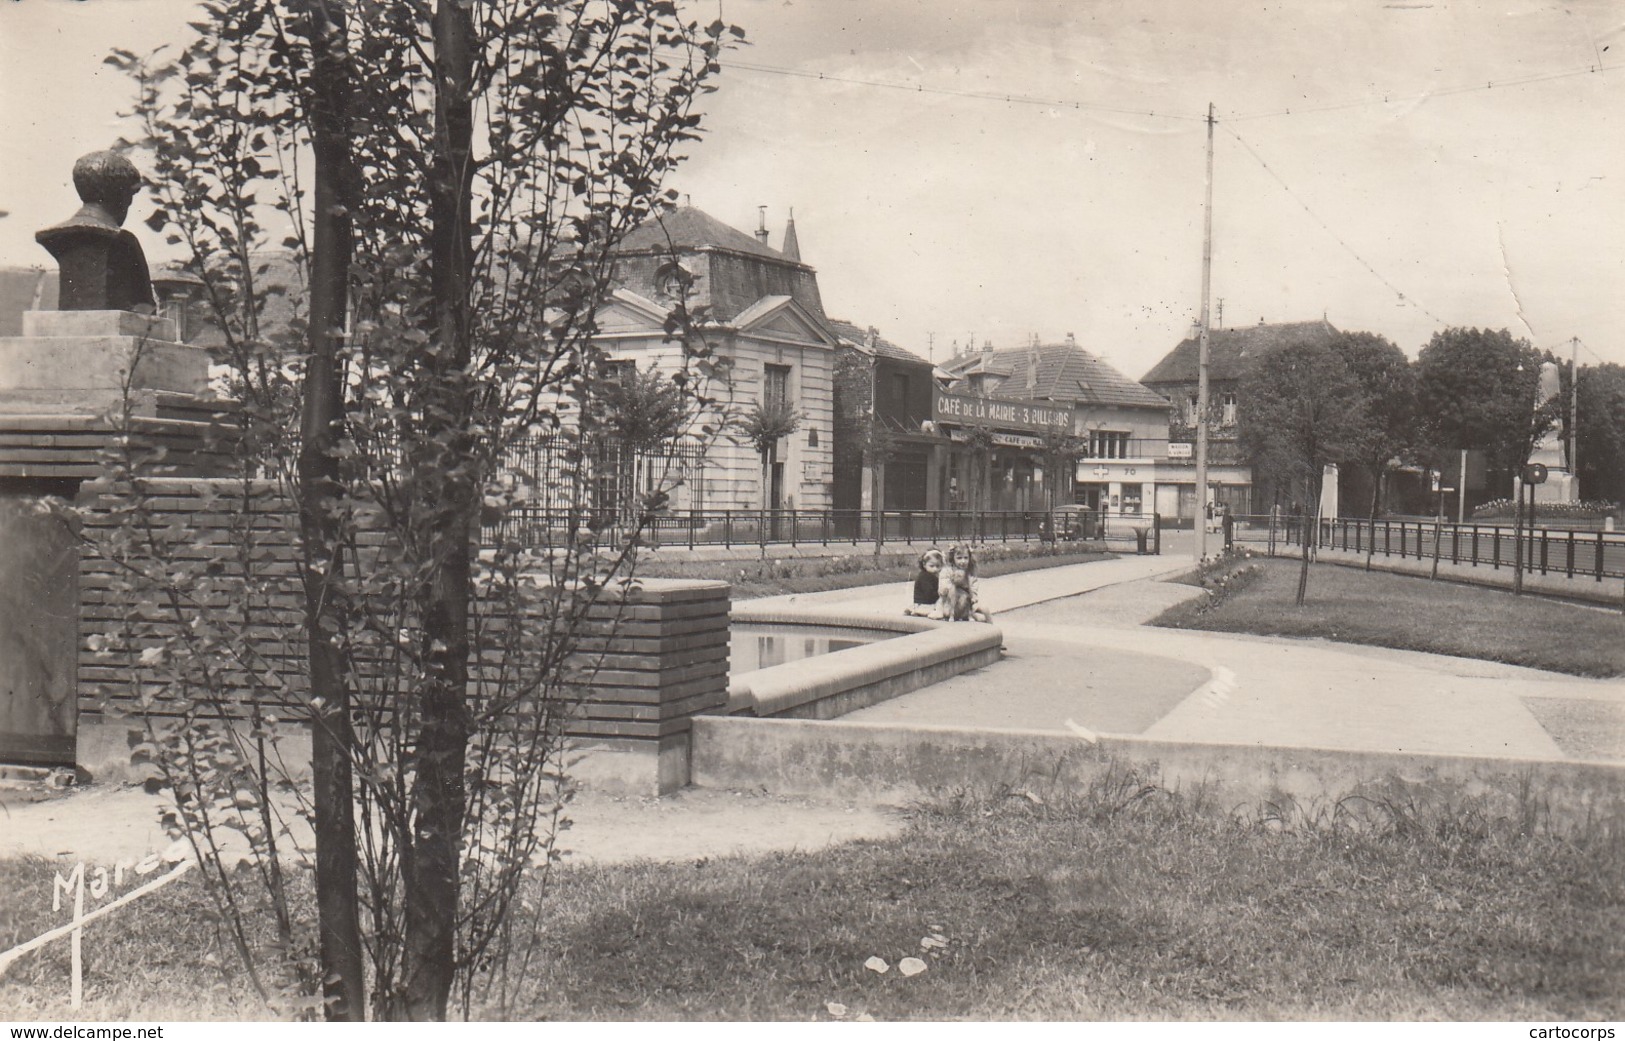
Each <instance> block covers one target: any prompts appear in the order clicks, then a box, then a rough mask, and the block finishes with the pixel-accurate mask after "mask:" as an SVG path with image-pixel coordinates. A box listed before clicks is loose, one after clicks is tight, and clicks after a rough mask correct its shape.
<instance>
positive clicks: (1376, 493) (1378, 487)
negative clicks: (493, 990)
mask: <svg viewBox="0 0 1625 1041" xmlns="http://www.w3.org/2000/svg"><path fill="white" fill-rule="evenodd" d="M1373 475H1374V478H1373V480H1372V482H1371V517H1370V522H1371V523H1370V524H1369V525H1367V528H1366V534H1367V535H1368V536H1369V537H1368V538H1367V539H1366V540H1365V569H1366V570H1367V571H1370V570H1371V558H1372V556H1373V555H1374V554H1375V553H1376V551H1377V508H1378V505H1379V504H1380V501H1381V499H1382V469H1381V467H1377V468H1374V470H1373ZM1344 541H1345V543H1346V542H1347V538H1346V537H1345V539H1344Z"/></svg>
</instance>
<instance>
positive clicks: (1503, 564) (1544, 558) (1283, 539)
mask: <svg viewBox="0 0 1625 1041" xmlns="http://www.w3.org/2000/svg"><path fill="white" fill-rule="evenodd" d="M1243 521H1245V522H1246V523H1245V524H1243V523H1242V522H1243ZM1311 526H1313V527H1315V528H1316V529H1317V530H1316V531H1315V542H1314V544H1315V545H1316V546H1319V547H1323V548H1327V549H1337V550H1344V551H1347V552H1351V553H1371V554H1372V555H1374V556H1379V557H1398V558H1400V559H1406V558H1413V559H1417V560H1427V561H1432V560H1433V559H1434V556H1435V554H1437V556H1438V559H1439V561H1440V563H1446V564H1466V565H1468V566H1470V567H1489V568H1491V569H1494V570H1499V569H1501V568H1512V567H1514V566H1516V561H1517V560H1518V559H1519V558H1520V556H1521V557H1522V558H1523V561H1524V571H1525V573H1526V574H1531V575H1562V576H1564V577H1566V578H1591V579H1594V580H1596V581H1598V582H1601V581H1602V580H1603V579H1605V578H1621V577H1625V532H1617V531H1597V530H1594V529H1590V528H1586V529H1576V528H1553V527H1537V528H1535V529H1533V530H1532V531H1531V530H1525V531H1522V532H1518V531H1517V530H1515V529H1514V528H1512V527H1509V526H1507V525H1504V524H1456V523H1454V522H1451V521H1443V522H1441V521H1433V520H1407V519H1393V520H1388V519H1384V520H1377V521H1374V522H1373V521H1371V520H1365V519H1359V518H1352V517H1346V518H1341V517H1340V518H1337V519H1335V520H1322V521H1319V522H1318V523H1316V522H1313V521H1310V522H1308V523H1307V524H1306V522H1305V518H1303V517H1291V516H1287V517H1275V518H1271V517H1268V516H1261V517H1246V518H1237V524H1236V532H1237V534H1236V538H1237V541H1238V542H1246V543H1252V544H1256V543H1263V542H1268V543H1269V545H1270V547H1271V551H1272V552H1273V551H1274V550H1275V549H1277V548H1279V547H1284V546H1289V545H1290V546H1299V547H1301V546H1302V544H1303V543H1302V535H1303V533H1304V531H1305V529H1306V528H1307V527H1311ZM1244 533H1245V535H1244ZM1520 541H1521V542H1522V546H1521V547H1520V545H1519V542H1520ZM1520 549H1521V551H1522V552H1521V553H1520Z"/></svg>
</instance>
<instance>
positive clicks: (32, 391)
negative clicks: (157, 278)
mask: <svg viewBox="0 0 1625 1041" xmlns="http://www.w3.org/2000/svg"><path fill="white" fill-rule="evenodd" d="M208 381H209V355H208V353H207V352H206V351H204V350H202V349H201V348H197V347H191V346H188V345H186V344H182V343H176V342H175V327H174V323H173V322H172V321H170V320H168V319H162V318H152V317H148V316H146V315H140V314H135V313H133V312H129V311H28V312H24V314H23V335H22V336H6V337H0V762H13V763H16V762H24V763H37V764H49V765H59V764H60V765H71V764H73V762H74V760H75V754H76V721H77V701H78V696H79V693H80V692H79V689H78V686H79V684H78V680H79V674H78V654H79V651H78V645H79V630H80V609H81V603H80V581H79V544H78V541H77V540H76V538H75V537H74V534H73V532H72V531H71V530H70V528H69V527H68V522H67V521H66V520H65V519H64V518H63V517H62V516H60V515H58V514H54V513H52V512H51V511H50V510H49V509H48V508H47V506H46V503H45V500H46V498H47V497H49V496H56V497H60V498H63V499H69V500H71V499H72V498H73V497H74V495H75V493H76V492H77V490H78V487H79V484H80V482H82V481H85V480H91V479H95V478H96V477H99V476H101V475H102V474H103V473H104V471H105V456H104V452H105V450H106V448H107V447H108V445H109V444H112V443H114V439H115V438H122V437H128V440H127V441H126V442H124V443H125V444H127V445H128V451H129V452H130V454H131V457H132V458H144V459H150V460H152V467H153V469H154V471H155V472H171V473H174V472H178V473H182V474H185V475H188V476H202V475H206V474H210V473H224V472H229V471H227V470H225V469H223V467H224V466H225V465H226V464H227V462H228V461H229V457H230V448H229V445H223V444H221V443H220V439H219V438H217V437H216V436H215V434H216V430H215V426H216V420H217V418H218V416H219V414H220V413H221V412H222V411H223V409H224V408H225V407H226V406H227V404H228V403H225V402H220V401H216V400H213V399H211V398H207V397H205V395H206V394H207V391H208ZM126 404H128V406H129V407H128V409H126V407H125V406H126ZM126 419H127V422H126Z"/></svg>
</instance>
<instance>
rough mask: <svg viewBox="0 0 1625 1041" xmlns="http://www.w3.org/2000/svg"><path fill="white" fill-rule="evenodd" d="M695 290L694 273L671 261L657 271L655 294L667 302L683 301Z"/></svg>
mask: <svg viewBox="0 0 1625 1041" xmlns="http://www.w3.org/2000/svg"><path fill="white" fill-rule="evenodd" d="M693 288H694V272H692V271H690V270H688V268H686V267H684V266H683V265H681V264H679V263H677V262H675V261H671V262H668V263H665V264H662V265H660V267H659V268H658V269H656V271H655V292H657V293H659V294H660V295H661V296H662V297H663V298H665V299H667V300H681V299H683V298H684V297H686V296H688V295H689V293H690V292H692V291H693Z"/></svg>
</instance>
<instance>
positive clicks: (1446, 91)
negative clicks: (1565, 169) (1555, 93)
mask: <svg viewBox="0 0 1625 1041" xmlns="http://www.w3.org/2000/svg"><path fill="white" fill-rule="evenodd" d="M1621 68H1625V66H1621V65H1603V64H1600V63H1599V64H1595V65H1588V66H1586V67H1585V68H1583V69H1578V68H1577V69H1568V70H1565V71H1563V72H1541V73H1534V74H1531V75H1528V76H1519V77H1515V78H1513V79H1505V80H1490V81H1486V82H1484V83H1474V84H1469V85H1466V86H1460V87H1444V88H1442V89H1439V90H1427V91H1422V92H1421V93H1419V94H1409V95H1401V96H1398V97H1395V96H1393V95H1390V94H1383V95H1382V97H1380V98H1375V97H1371V98H1365V99H1363V100H1360V101H1344V102H1335V103H1332V104H1327V105H1304V106H1302V107H1301V108H1291V107H1288V108H1282V109H1270V110H1269V111H1266V112H1250V113H1247V114H1245V115H1239V116H1231V117H1230V121H1231V122H1232V123H1235V122H1245V121H1247V120H1253V119H1272V118H1275V117H1279V116H1297V115H1305V114H1308V113H1313V112H1341V111H1344V110H1346V109H1351V108H1366V107H1368V106H1371V105H1404V104H1410V103H1412V102H1418V101H1427V100H1429V99H1430V98H1444V97H1450V96H1452V95H1456V94H1471V93H1473V92H1475V91H1481V90H1505V89H1507V88H1509V87H1521V86H1525V85H1527V84H1530V83H1549V82H1551V81H1552V80H1562V79H1571V78H1573V77H1575V76H1591V75H1595V74H1597V73H1603V72H1615V71H1618V70H1619V69H1621Z"/></svg>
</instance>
